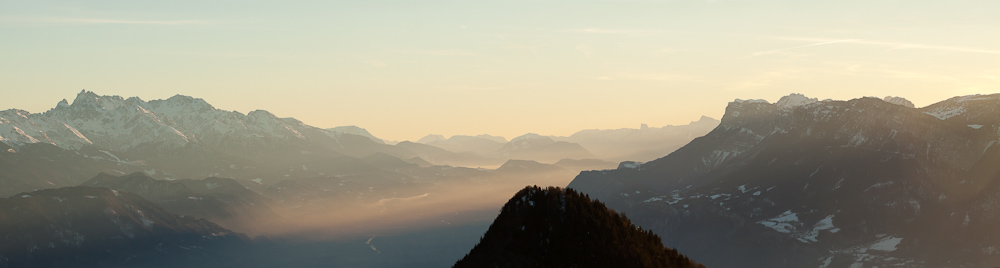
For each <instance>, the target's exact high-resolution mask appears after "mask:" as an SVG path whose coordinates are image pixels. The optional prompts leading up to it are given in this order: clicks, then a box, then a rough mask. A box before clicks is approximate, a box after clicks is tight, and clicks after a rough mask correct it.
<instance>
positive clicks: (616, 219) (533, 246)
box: [454, 186, 704, 267]
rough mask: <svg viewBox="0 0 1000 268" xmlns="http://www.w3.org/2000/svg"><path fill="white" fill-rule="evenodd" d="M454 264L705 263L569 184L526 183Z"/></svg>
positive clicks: (619, 264)
mask: <svg viewBox="0 0 1000 268" xmlns="http://www.w3.org/2000/svg"><path fill="white" fill-rule="evenodd" d="M454 267H704V266H703V265H700V264H697V263H695V262H693V261H691V260H689V259H688V258H687V257H684V256H683V255H681V254H679V253H677V251H676V250H673V249H669V248H666V247H664V246H663V244H662V243H661V241H660V237H659V236H657V235H655V234H653V233H652V232H650V231H645V230H642V229H639V227H637V226H635V225H633V224H632V222H631V221H629V219H628V218H626V217H625V216H624V215H623V214H619V213H617V212H615V211H614V210H611V209H608V208H607V207H605V206H604V204H602V203H601V202H599V201H592V200H590V198H589V197H588V196H586V195H582V194H579V193H577V192H576V191H573V190H572V189H560V188H557V187H549V188H547V189H542V188H539V187H538V186H534V187H525V188H524V189H522V190H521V191H519V192H517V194H515V195H514V197H512V198H511V199H510V201H507V204H506V205H504V207H503V209H502V210H501V211H500V216H497V218H496V220H495V221H494V222H493V225H491V226H490V229H489V230H488V231H487V232H486V234H485V235H483V238H482V240H481V241H480V242H479V244H478V245H476V246H475V247H474V248H473V249H472V251H471V252H469V254H467V255H466V256H465V257H464V258H462V260H459V261H458V262H457V263H455V266H454Z"/></svg>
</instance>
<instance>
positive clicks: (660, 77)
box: [594, 73, 704, 82]
mask: <svg viewBox="0 0 1000 268" xmlns="http://www.w3.org/2000/svg"><path fill="white" fill-rule="evenodd" d="M594 79H597V80H645V81H689V82H704V81H703V80H701V79H699V78H697V77H694V76H689V75H681V74H671V73H614V74H610V75H603V76H598V77H594Z"/></svg>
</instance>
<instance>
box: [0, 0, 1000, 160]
mask: <svg viewBox="0 0 1000 268" xmlns="http://www.w3.org/2000/svg"><path fill="white" fill-rule="evenodd" d="M996 10H1000V1H886V0H868V1H853V0H848V1H811V0H804V1H803V0H800V1H777V0H761V1H750V0H744V1H735V0H732V1H727V0H715V1H684V0H675V1H669V0H668V1H628V0H623V1H614V0H606V1H589V0H577V1H546V0H534V1H521V0H504V1H475V0H463V1H414V0H407V1H376V0H367V1H245V0H241V1H228V0H218V1H205V0H200V1H187V0H179V1H101V0H97V1H44V0H40V1H13V0H0V109H10V108H17V109H23V110H27V111H29V112H33V113H40V112H44V111H46V110H48V109H51V108H52V107H55V105H56V103H57V102H58V101H60V100H62V99H69V100H70V101H72V99H73V98H74V97H75V96H76V94H77V93H78V92H79V91H80V90H82V89H86V90H88V91H94V92H96V93H98V94H101V95H120V96H124V97H129V96H138V97H140V98H142V99H144V100H152V99H164V98H169V97H170V96H173V95H176V94H181V95H188V96H194V97H198V98H203V99H205V100H206V101H208V102H209V103H211V104H212V105H214V106H215V107H216V108H218V109H224V110H235V111H238V112H241V113H247V112H249V111H253V110H257V109H261V110H268V111H270V112H272V113H274V114H276V115H278V116H281V117H294V118H297V119H299V120H302V121H303V122H305V123H307V124H310V125H313V126H317V127H323V128H326V127H334V126H343V125H356V126H360V127H363V128H366V129H368V130H369V131H370V132H372V134H374V135H376V136H378V137H380V138H383V139H388V140H417V139H419V138H421V137H423V136H425V135H427V134H442V135H445V136H451V135H477V134H492V135H499V136H504V137H507V138H508V139H510V138H513V137H516V136H519V135H521V134H524V133H528V132H533V133H539V134H543V135H560V136H567V135H570V134H572V133H574V132H576V131H579V130H583V129H617V128H638V127H639V125H640V124H643V123H645V124H648V125H649V126H652V127H660V126H664V125H680V124H687V123H688V122H690V121H695V120H698V119H699V118H700V117H701V116H702V115H704V116H709V117H713V118H716V119H718V118H721V117H722V115H723V113H724V111H725V107H726V105H727V103H728V102H731V101H733V100H734V99H737V98H739V99H765V100H768V101H771V102H775V101H777V100H778V99H779V98H780V97H781V96H785V95H788V94H790V93H802V94H805V95H806V96H809V97H815V98H819V99H835V100H848V99H854V98H859V97H864V96H875V97H884V96H890V95H891V96H901V97H905V98H907V99H909V100H911V101H913V102H914V103H915V104H916V105H917V106H918V107H921V106H926V105H929V104H932V103H934V102H937V101H941V100H944V99H947V98H949V97H953V96H960V95H970V94H989V93H997V92H1000V34H996V32H997V31H998V29H1000V16H997V15H996V14H995V11H996Z"/></svg>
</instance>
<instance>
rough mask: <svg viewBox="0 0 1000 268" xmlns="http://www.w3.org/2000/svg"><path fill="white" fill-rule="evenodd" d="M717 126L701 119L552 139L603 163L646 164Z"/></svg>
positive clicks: (586, 132) (715, 122) (711, 120)
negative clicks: (579, 148)
mask: <svg viewBox="0 0 1000 268" xmlns="http://www.w3.org/2000/svg"><path fill="white" fill-rule="evenodd" d="M718 125H719V120H716V119H713V118H710V117H705V116H702V117H701V118H700V119H698V121H693V122H691V123H690V124H687V125H677V126H664V127H649V126H647V125H646V124H642V126H641V127H640V128H638V129H635V128H622V129H588V130H581V131H579V132H576V133H574V134H573V135H571V136H569V137H552V138H553V139H555V140H557V141H566V142H572V143H577V144H580V145H581V146H583V147H584V148H587V150H589V151H590V152H592V153H594V154H596V155H598V156H599V157H601V159H604V160H609V161H614V162H621V161H639V162H646V161H650V160H653V159H656V158H660V157H662V156H664V155H666V154H669V153H670V152H673V151H674V150H677V149H678V148H681V146H684V144H687V143H688V142H691V140H693V139H695V138H697V137H701V136H704V135H705V134H708V132H709V131H712V129H714V128H715V127H716V126H718Z"/></svg>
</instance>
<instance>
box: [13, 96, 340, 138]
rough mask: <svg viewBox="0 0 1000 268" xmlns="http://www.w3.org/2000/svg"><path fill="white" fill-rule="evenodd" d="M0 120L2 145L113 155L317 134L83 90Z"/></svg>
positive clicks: (187, 104)
mask: <svg viewBox="0 0 1000 268" xmlns="http://www.w3.org/2000/svg"><path fill="white" fill-rule="evenodd" d="M0 120H4V121H5V122H7V123H5V124H2V125H0V139H3V140H4V141H7V142H20V143H37V142H44V143H51V144H53V145H56V146H59V147H61V148H64V149H78V148H80V147H82V146H85V145H97V146H99V147H102V148H106V149H112V150H116V151H128V150H130V149H132V148H135V147H136V146H140V145H143V144H156V146H165V147H174V148H178V147H183V146H185V145H186V144H187V143H189V142H195V141H197V142H202V143H207V144H208V145H209V146H221V145H223V144H225V146H227V147H228V146H233V145H240V146H254V144H256V143H258V142H254V140H260V139H282V140H285V139H290V138H291V139H305V138H306V134H304V133H308V132H321V131H322V130H320V129H318V128H314V127H312V126H308V125H305V124H303V123H302V122H300V121H298V120H295V119H293V118H278V117H277V116H275V115H274V114H272V113H270V112H268V111H264V110H256V111H252V112H250V113H248V114H246V115H244V114H241V113H239V112H235V111H224V110H219V109H216V108H215V107H213V106H212V105H211V104H209V103H208V102H206V101H205V100H204V99H200V98H194V97H190V96H184V95H175V96H173V97H170V98H168V99H165V100H152V101H148V102H147V101H143V100H142V99H140V98H138V97H130V98H128V99H125V98H122V97H121V96H117V95H113V96H101V95H98V94H97V93H94V92H92V91H87V90H83V91H81V92H80V93H79V94H77V96H76V99H74V100H73V102H72V103H69V102H68V101H61V102H59V104H57V105H56V107H55V108H53V109H51V110H49V111H47V112H45V113H42V114H30V113H22V112H6V113H3V114H0ZM224 149H225V148H224Z"/></svg>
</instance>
